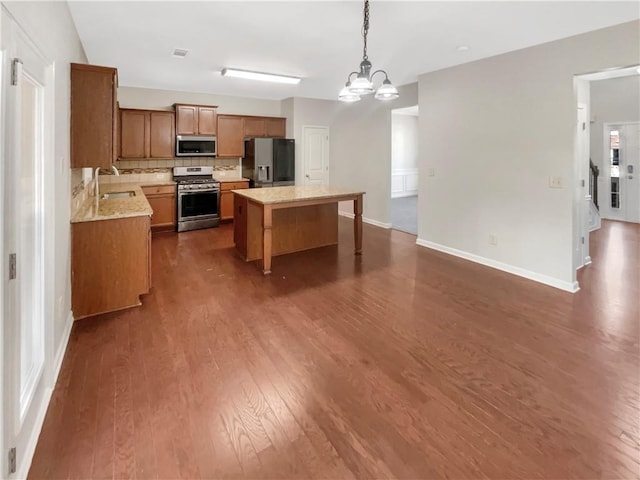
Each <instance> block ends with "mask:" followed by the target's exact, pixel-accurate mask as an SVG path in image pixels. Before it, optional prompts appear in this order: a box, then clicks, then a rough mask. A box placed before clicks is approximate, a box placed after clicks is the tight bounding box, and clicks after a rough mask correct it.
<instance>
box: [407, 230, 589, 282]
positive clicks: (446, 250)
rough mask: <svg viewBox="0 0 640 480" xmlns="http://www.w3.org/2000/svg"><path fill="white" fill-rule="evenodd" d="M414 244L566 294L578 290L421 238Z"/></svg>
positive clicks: (554, 280)
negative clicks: (556, 289)
mask: <svg viewBox="0 0 640 480" xmlns="http://www.w3.org/2000/svg"><path fill="white" fill-rule="evenodd" d="M416 244H417V245H420V246H422V247H427V248H430V249H432V250H437V251H439V252H443V253H447V254H449V255H453V256H455V257H460V258H464V259H465V260H469V261H471V262H474V263H479V264H480V265H485V266H487V267H491V268H495V269H496V270H502V271H503V272H507V273H511V274H513V275H518V276H519V277H523V278H526V279H529V280H533V281H534V282H538V283H544V284H545V285H549V286H551V287H555V288H559V289H560V290H564V291H566V292H570V293H575V292H577V291H578V290H580V286H579V285H578V282H573V283H571V282H565V281H564V280H559V279H557V278H554V277H549V276H547V275H542V274H540V273H536V272H532V271H530V270H525V269H524V268H520V267H514V266H513V265H508V264H506V263H502V262H498V261H496V260H492V259H490V258H486V257H481V256H480V255H475V254H473V253H469V252H464V251H462V250H457V249H455V248H451V247H447V246H445V245H440V244H439V243H434V242H430V241H428V240H423V239H421V238H418V239H416Z"/></svg>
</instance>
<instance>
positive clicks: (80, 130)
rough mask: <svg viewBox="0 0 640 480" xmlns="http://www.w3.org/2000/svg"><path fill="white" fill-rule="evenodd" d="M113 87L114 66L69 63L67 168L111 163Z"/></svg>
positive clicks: (113, 108) (114, 83)
mask: <svg viewBox="0 0 640 480" xmlns="http://www.w3.org/2000/svg"><path fill="white" fill-rule="evenodd" d="M116 91H117V78H116V69H115V68H107V67H97V66H94V65H83V64H76V63H72V64H71V92H70V93H71V98H70V106H71V124H70V133H71V145H70V147H71V168H81V167H104V168H109V167H110V166H111V165H112V164H113V160H114V156H115V154H117V153H118V150H117V146H116V144H115V142H114V140H115V139H116V138H117V136H118V135H119V131H118V130H116V131H115V132H114V126H115V125H116V121H117V120H116V119H115V118H114V114H116V113H117V103H116Z"/></svg>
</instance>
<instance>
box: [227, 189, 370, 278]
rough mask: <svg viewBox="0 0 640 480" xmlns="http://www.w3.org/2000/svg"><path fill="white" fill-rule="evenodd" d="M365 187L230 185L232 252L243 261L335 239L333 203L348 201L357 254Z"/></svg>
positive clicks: (265, 262)
mask: <svg viewBox="0 0 640 480" xmlns="http://www.w3.org/2000/svg"><path fill="white" fill-rule="evenodd" d="M364 193H365V192H362V191H358V190H350V189H345V188H338V187H329V186H324V185H308V186H300V187H273V188H251V189H246V190H233V194H234V195H233V196H234V208H233V212H234V218H233V222H234V232H233V239H234V242H235V245H236V251H237V252H238V254H239V255H240V256H241V257H242V258H243V259H244V260H245V261H247V262H249V261H252V260H260V259H261V260H262V273H264V274H265V275H267V274H269V273H271V257H272V256H276V255H284V254H286V253H292V252H298V251H301V250H308V249H311V248H317V247H324V246H327V245H335V244H337V243H338V202H342V201H351V200H352V201H353V211H354V218H353V236H354V243H355V254H356V255H360V254H361V253H362V196H363V195H364Z"/></svg>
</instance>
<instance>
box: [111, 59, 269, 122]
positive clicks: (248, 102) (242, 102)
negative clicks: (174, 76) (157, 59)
mask: <svg viewBox="0 0 640 480" xmlns="http://www.w3.org/2000/svg"><path fill="white" fill-rule="evenodd" d="M107 66H110V67H116V68H117V67H118V66H117V65H107ZM118 102H119V103H120V107H121V108H141V109H149V110H172V109H173V104H174V103H193V104H196V105H217V106H218V113H227V114H237V115H265V116H272V117H278V116H280V114H281V108H280V101H279V100H260V99H257V98H244V97H231V96H226V95H211V94H208V93H190V92H178V91H174V90H156V89H152V88H138V87H123V86H121V87H119V88H118Z"/></svg>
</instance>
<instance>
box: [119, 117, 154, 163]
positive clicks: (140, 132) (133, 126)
mask: <svg viewBox="0 0 640 480" xmlns="http://www.w3.org/2000/svg"><path fill="white" fill-rule="evenodd" d="M148 123H149V114H148V113H147V112H145V111H143V110H121V117H120V132H121V134H120V156H121V157H122V158H146V157H147V156H148V155H147V153H148V145H149V140H148V136H149V126H148Z"/></svg>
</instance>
